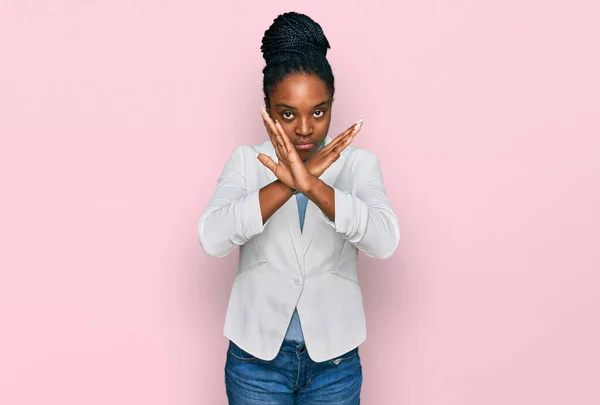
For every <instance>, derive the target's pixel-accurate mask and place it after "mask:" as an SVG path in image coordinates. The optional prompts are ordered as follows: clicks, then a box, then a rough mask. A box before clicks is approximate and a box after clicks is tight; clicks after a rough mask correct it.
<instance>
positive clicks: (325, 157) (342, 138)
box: [305, 120, 362, 178]
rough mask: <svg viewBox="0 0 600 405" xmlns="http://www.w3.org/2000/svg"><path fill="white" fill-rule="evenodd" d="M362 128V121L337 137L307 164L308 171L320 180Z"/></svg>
mask: <svg viewBox="0 0 600 405" xmlns="http://www.w3.org/2000/svg"><path fill="white" fill-rule="evenodd" d="M361 128H362V120H359V121H358V122H357V123H355V124H353V125H352V126H351V127H350V128H348V129H347V130H345V131H344V132H342V133H341V134H339V135H338V136H336V137H335V138H334V139H333V140H332V141H331V142H329V144H327V146H324V147H323V148H322V149H321V150H319V151H318V152H317V153H315V154H314V155H313V156H312V157H311V158H310V159H309V160H308V161H307V162H306V163H305V166H306V168H307V169H308V171H309V172H310V173H311V174H312V175H313V176H315V177H317V178H319V177H321V175H322V174H323V173H324V172H325V170H327V169H328V168H329V166H331V165H332V164H333V162H335V161H336V160H338V159H339V158H340V154H341V153H342V151H343V150H344V149H346V147H347V146H348V145H350V143H351V142H352V140H353V139H354V137H355V136H356V134H358V133H359V132H360V129H361Z"/></svg>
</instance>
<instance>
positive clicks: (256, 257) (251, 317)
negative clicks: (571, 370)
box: [198, 12, 400, 404]
mask: <svg viewBox="0 0 600 405" xmlns="http://www.w3.org/2000/svg"><path fill="white" fill-rule="evenodd" d="M328 48H330V46H329V43H328V41H327V38H326V37H325V35H324V34H323V31H322V29H321V27H320V26H319V24H317V23H316V22H314V21H313V20H312V19H311V18H309V17H308V16H306V15H303V14H299V13H295V12H289V13H285V14H282V15H279V16H278V17H277V18H276V19H275V20H274V22H273V24H272V25H271V27H269V29H268V30H267V31H266V32H265V35H264V37H263V40H262V47H261V50H262V53H263V56H264V58H265V60H266V66H265V68H264V70H263V74H264V78H263V91H264V95H265V98H264V101H265V107H266V108H263V109H262V110H261V116H262V118H263V122H264V124H265V127H266V129H267V133H268V135H269V138H270V140H269V141H267V142H265V143H263V144H261V145H256V146H246V145H244V146H239V147H237V148H235V150H234V151H233V153H232V155H231V157H230V158H229V160H228V162H227V163H226V164H225V168H224V169H223V172H222V174H221V177H220V178H219V182H218V186H217V190H216V192H215V194H214V196H213V197H212V199H211V201H210V203H209V205H208V208H207V209H206V211H205V212H204V213H203V214H202V217H201V218H200V221H199V223H198V237H199V239H200V242H201V244H202V246H203V248H204V249H205V251H206V252H207V253H208V254H209V255H212V256H217V257H222V256H225V255H227V254H228V253H229V252H231V250H232V249H233V248H234V247H235V246H239V247H240V257H239V264H238V268H237V272H236V276H235V279H234V281H233V286H232V290H231V296H230V300H229V306H228V308H227V315H226V318H225V325H224V329H223V333H224V334H225V336H226V337H228V338H229V348H228V351H227V360H226V364H225V384H226V391H227V396H228V399H229V403H230V404H254V403H257V404H258V403H260V404H262V403H269V404H294V403H296V402H297V403H302V404H313V403H319V404H334V403H335V404H358V403H359V402H360V391H361V386H362V366H361V361H360V356H359V354H358V345H359V344H360V343H362V342H363V341H364V340H365V339H366V323H365V316H364V310H363V301H362V293H361V288H360V283H359V279H358V268H357V254H358V250H361V251H363V252H364V253H365V254H367V255H368V256H371V257H376V258H387V257H389V256H390V255H392V253H393V252H394V251H395V250H396V246H397V245H398V240H399V235H400V234H399V229H398V222H397V218H396V215H395V214H394V212H393V210H392V208H391V206H390V203H389V200H388V198H387V197H386V193H385V189H384V186H383V179H382V175H381V170H380V167H379V160H378V158H377V157H376V156H375V155H374V154H372V153H370V152H368V151H366V150H364V149H361V148H358V147H354V146H349V145H350V143H351V142H352V139H353V138H354V136H356V134H357V133H358V132H359V131H360V129H361V127H362V125H361V124H362V120H359V121H358V122H357V123H356V124H354V125H352V126H351V127H350V128H348V129H347V130H346V131H344V132H343V133H341V134H340V135H338V136H337V137H335V139H331V138H330V137H328V136H327V134H328V130H329V124H330V122H331V109H332V104H333V95H334V79H333V74H332V71H331V67H330V65H329V63H328V62H327V59H326V53H327V49H328Z"/></svg>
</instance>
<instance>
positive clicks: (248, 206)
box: [233, 190, 268, 245]
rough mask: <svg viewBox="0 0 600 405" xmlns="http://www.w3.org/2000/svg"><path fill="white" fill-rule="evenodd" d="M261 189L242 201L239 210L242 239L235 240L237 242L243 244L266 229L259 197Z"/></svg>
mask: <svg viewBox="0 0 600 405" xmlns="http://www.w3.org/2000/svg"><path fill="white" fill-rule="evenodd" d="M259 191H260V190H256V191H253V192H251V193H248V194H247V195H246V196H245V197H244V198H243V199H242V200H241V201H240V203H241V204H240V207H239V208H240V209H239V211H238V213H239V215H240V217H239V218H238V221H236V222H237V223H238V224H241V225H242V229H240V230H239V232H238V233H239V235H243V236H242V240H238V241H233V242H234V243H235V244H239V245H241V244H243V243H246V242H247V241H249V240H250V239H252V238H253V237H255V236H256V235H258V234H260V233H262V231H263V230H264V229H265V225H266V223H265V224H263V222H262V214H261V212H260V201H259V199H258V193H259ZM267 222H268V221H267Z"/></svg>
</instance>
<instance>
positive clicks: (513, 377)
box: [0, 0, 600, 405]
mask: <svg viewBox="0 0 600 405" xmlns="http://www.w3.org/2000/svg"><path fill="white" fill-rule="evenodd" d="M300 4H302V6H299V5H300ZM597 4H598V3H597V2H595V1H592V0H589V1H571V2H567V1H563V2H558V1H533V0H529V1H523V0H520V1H515V0H511V1H494V2H492V1H487V2H483V1H480V2H475V1H472V0H448V1H444V0H438V1H432V0H426V1H423V0H418V1H417V0H412V1H404V2H392V1H385V2H383V1H380V2H376V1H371V2H369V4H368V2H366V1H361V2H351V1H343V2H342V1H337V2H324V1H312V2H302V3H300V2H279V1H278V2H275V1H268V2H250V1H219V2H216V1H205V2H194V1H169V2H167V1H158V0H153V1H146V0H145V1H141V0H139V1H132V0H127V1H124V0H119V1H116V0H112V1H107V0H105V1H75V0H71V1H65V0H61V1H52V2H50V1H41V0H40V1H20V0H2V1H1V2H0V58H1V60H2V62H1V63H0V117H1V118H0V134H1V135H2V137H1V143H0V176H1V177H0V180H1V190H2V198H1V200H0V204H1V205H2V207H1V210H0V243H1V250H2V251H1V255H0V269H1V273H0V277H1V278H0V325H1V326H0V327H1V331H0V403H2V404H6V405H22V404H28V405H29V404H31V405H33V404H57V405H58V404H60V405H81V404H85V405H105V404H118V405H121V404H123V405H125V404H127V405H131V404H144V405H159V404H160V405H173V404H177V405H192V404H225V403H226V397H225V389H224V382H223V368H224V364H225V353H226V352H225V351H226V347H227V340H226V338H225V337H224V336H223V335H222V327H223V320H224V316H225V311H226V306H227V301H228V298H229V292H230V288H231V282H232V280H233V276H234V271H235V270H234V266H235V262H236V258H237V252H236V253H235V254H232V255H231V256H230V257H227V258H225V259H215V258H211V257H208V256H206V255H205V254H204V252H203V251H202V249H201V247H200V245H199V242H198V240H197V235H196V225H197V221H198V218H199V216H200V214H201V213H202V211H203V209H204V208H205V206H206V204H207V202H208V200H209V198H210V196H211V194H212V192H213V190H214V188H215V186H216V180H217V177H218V175H219V173H220V171H221V168H222V166H223V164H224V163H225V160H226V159H227V157H228V156H229V154H230V153H231V151H232V149H233V147H234V146H235V145H238V144H240V143H249V144H253V143H258V142H262V141H263V140H266V139H267V137H266V135H265V134H264V127H263V126H262V122H261V118H260V115H259V114H260V113H259V111H260V106H261V103H262V93H261V80H262V76H261V70H262V67H263V66H264V62H263V59H262V56H261V53H260V41H261V38H262V35H263V33H264V31H265V30H266V29H267V28H268V26H269V25H270V24H271V22H272V21H273V19H274V18H275V17H276V16H277V15H278V14H280V13H282V12H285V11H291V10H293V11H298V12H303V13H306V14H308V15H310V16H311V17H313V18H314V19H315V20H316V21H318V22H319V23H320V24H321V25H322V26H323V28H324V30H325V34H326V35H327V37H328V38H329V41H330V43H331V44H332V49H331V50H330V53H329V55H328V56H329V60H330V62H331V64H332V66H333V69H334V74H335V75H336V85H337V92H336V101H335V104H334V110H333V112H334V118H333V121H332V126H331V132H330V135H336V134H337V133H339V132H341V130H342V129H344V128H346V127H347V126H349V125H350V124H351V123H352V122H354V121H356V120H357V119H358V118H364V128H363V130H362V132H361V134H360V135H359V137H358V138H357V139H356V141H355V142H356V144H357V145H358V146H362V147H365V148H367V149H369V150H371V151H373V152H375V153H376V154H378V155H379V156H380V157H381V161H382V166H383V170H384V179H385V181H386V186H387V189H388V193H389V196H390V198H391V200H392V203H393V206H394V208H395V209H396V211H397V213H398V217H399V220H400V228H401V241H400V245H399V248H398V251H397V252H396V254H395V255H394V256H393V257H392V258H391V259H389V260H386V261H378V260H375V259H369V258H366V257H365V256H362V257H361V259H360V260H361V262H360V264H361V266H362V267H361V274H360V277H361V282H362V284H363V286H364V289H363V293H364V298H365V308H366V312H367V321H368V338H367V341H366V342H365V343H364V344H363V345H361V355H362V360H363V370H364V385H363V396H362V398H363V402H364V403H365V404H367V405H369V404H393V405H395V404H403V405H454V404H456V405H479V404H486V405H506V404H511V405H515V404H527V405H531V404H544V405H558V404H560V405H563V404H578V405H592V404H594V405H595V404H598V403H600V392H599V391H598V387H597V384H598V381H599V379H600V348H599V345H598V342H599V341H600V311H599V307H600V299H599V296H600V294H599V292H598V287H599V283H600V249H598V242H599V240H600V212H599V209H598V207H599V206H600V187H599V185H600V164H599V162H598V157H597V155H598V152H599V151H600V124H599V116H600V98H599V96H598V95H599V94H600V79H599V77H600V76H599V75H598V72H600V57H599V54H598V38H600V17H599V16H600V7H599V6H598V5H597ZM594 384H596V385H595V386H594Z"/></svg>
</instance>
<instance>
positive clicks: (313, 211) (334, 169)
mask: <svg viewBox="0 0 600 405" xmlns="http://www.w3.org/2000/svg"><path fill="white" fill-rule="evenodd" d="M331 141H332V139H331V138H330V137H326V138H325V145H327V144H328V143H329V142H331ZM344 159H345V157H344V155H343V154H342V155H341V156H340V158H339V159H338V160H337V161H336V162H334V163H333V164H332V165H331V166H329V168H328V169H327V170H325V172H324V173H323V174H322V175H321V177H319V178H320V179H321V180H322V181H323V182H324V183H325V184H327V185H328V186H331V187H333V185H334V184H335V181H336V179H337V177H338V175H339V174H340V170H341V168H342V167H343V165H344V162H343V161H344ZM323 215H325V214H323V213H322V212H321V210H320V208H319V207H317V205H316V204H315V203H313V202H312V201H310V200H308V204H307V206H306V215H305V216H304V228H303V231H302V235H301V243H302V257H304V255H305V254H306V252H307V251H308V248H309V246H310V243H311V241H312V240H313V237H314V236H315V232H316V230H317V228H318V227H319V222H320V221H321V220H322V216H323Z"/></svg>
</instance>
